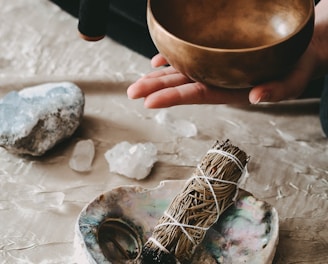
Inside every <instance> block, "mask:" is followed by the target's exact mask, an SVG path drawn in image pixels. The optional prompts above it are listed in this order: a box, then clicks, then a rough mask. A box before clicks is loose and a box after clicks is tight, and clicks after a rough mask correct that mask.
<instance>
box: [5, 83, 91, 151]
mask: <svg viewBox="0 0 328 264" xmlns="http://www.w3.org/2000/svg"><path fill="white" fill-rule="evenodd" d="M84 103H85V98H84V94H83V92H82V91H81V89H80V88H79V87H78V86H76V85H75V84H73V83H70V82H60V83H46V84H41V85H37V86H33V87H28V88H25V89H22V90H20V91H11V92H9V93H8V94H7V95H5V96H4V97H3V98H2V99H1V100H0V146H1V147H4V148H5V149H7V150H8V151H10V152H12V153H14V154H29V155H32V156H41V155H43V154H44V153H45V152H47V151H48V150H49V149H51V148H52V147H54V146H55V145H56V144H57V143H59V142H60V141H62V140H63V139H65V138H68V137H70V136H71V135H72V134H73V133H74V132H75V130H76V129H77V127H78V126H79V125H80V123H81V120H82V117H83V111H84Z"/></svg>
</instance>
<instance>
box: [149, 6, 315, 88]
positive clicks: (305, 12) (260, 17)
mask: <svg viewBox="0 0 328 264" xmlns="http://www.w3.org/2000/svg"><path fill="white" fill-rule="evenodd" d="M313 2H314V1H313V0H293V1H286V0H270V1H263V0H247V1H245V0H234V1H226V0H216V1H213V0H202V1H198V0H165V1H163V0H148V6H147V21H148V27H149V31H150V34H151V37H152V39H153V41H154V44H155V45H156V47H157V49H158V50H159V52H160V53H161V54H162V55H163V56H164V57H165V58H166V59H167V61H168V63H169V64H171V65H172V66H173V67H175V68H176V69H177V70H179V71H180V72H182V73H183V74H185V75H186V76H188V77H189V78H191V79H192V80H194V81H199V82H202V83H205V84H208V85H213V86H219V87H226V88H246V87H252V86H254V85H256V84H258V83H262V82H265V81H268V80H271V79H274V78H280V77H282V76H283V75H284V74H286V73H287V72H289V71H290V70H291V69H292V67H293V66H294V65H295V63H296V62H297V60H298V59H299V58H300V56H301V55H302V54H303V53H304V51H305V50H306V48H307V46H308V45H309V42H310V40H311V37H312V34H313V27H314V3H313Z"/></svg>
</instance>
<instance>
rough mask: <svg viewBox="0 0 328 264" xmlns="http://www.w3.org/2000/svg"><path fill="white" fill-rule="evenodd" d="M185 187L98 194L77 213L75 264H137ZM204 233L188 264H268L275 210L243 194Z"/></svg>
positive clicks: (166, 185)
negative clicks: (172, 202)
mask: <svg viewBox="0 0 328 264" xmlns="http://www.w3.org/2000/svg"><path fill="white" fill-rule="evenodd" d="M184 184H185V181H183V180H179V181H164V182H161V184H160V185H159V186H158V187H157V188H154V189H144V188H142V187H140V186H122V187H118V188H115V189H112V190H110V191H108V192H106V193H104V194H101V195H100V196H98V197H97V198H96V199H94V200H93V201H92V202H91V203H89V204H88V205H87V206H86V207H85V208H84V209H83V210H82V212H81V213H80V215H79V218H78V220H77V223H76V230H75V248H76V256H75V257H76V261H77V263H114V264H117V263H138V257H139V255H140V252H141V249H142V246H143V244H144V243H145V242H146V241H147V239H148V238H149V237H150V236H151V234H152V230H153V228H154V226H155V225H156V223H157V221H158V219H159V218H160V217H161V216H162V214H163V212H164V210H165V209H166V208H167V207H168V205H169V204H170V202H171V200H172V199H173V198H174V197H175V196H176V195H177V194H178V193H179V191H180V190H181V189H182V188H183V186H184ZM240 193H241V195H240V197H239V198H238V199H237V202H236V203H235V204H234V205H232V206H231V207H230V208H229V209H228V210H226V212H225V213H224V214H222V215H221V217H220V219H219V221H218V222H217V223H216V224H215V225H214V226H212V228H211V229H210V230H209V231H208V232H207V234H206V237H205V239H204V240H203V242H202V243H201V245H199V246H198V247H197V249H196V252H195V254H194V257H193V260H192V262H191V263H200V262H202V263H204V264H205V263H206V264H207V263H209V264H211V263H234V264H236V263H237V264H238V263H252V264H256V263H258V264H260V263H261V264H262V263H263V264H266V263H272V259H273V257H274V254H275V250H276V246H277V243H278V230H279V220H278V215H277V212H276V210H275V209H274V208H273V207H272V206H270V205H269V204H267V203H265V202H263V201H260V200H258V199H256V198H255V197H253V196H252V195H250V194H249V193H246V192H243V191H242V192H240Z"/></svg>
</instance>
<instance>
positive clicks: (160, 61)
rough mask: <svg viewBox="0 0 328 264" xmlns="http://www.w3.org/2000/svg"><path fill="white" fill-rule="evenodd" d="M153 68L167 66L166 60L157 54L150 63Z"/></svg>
mask: <svg viewBox="0 0 328 264" xmlns="http://www.w3.org/2000/svg"><path fill="white" fill-rule="evenodd" d="M150 63H151V66H153V67H154V68H157V67H161V66H164V65H166V64H167V60H166V59H165V58H164V57H163V56H162V55H161V54H160V53H159V54H156V55H155V56H154V57H153V58H152V59H151V61H150Z"/></svg>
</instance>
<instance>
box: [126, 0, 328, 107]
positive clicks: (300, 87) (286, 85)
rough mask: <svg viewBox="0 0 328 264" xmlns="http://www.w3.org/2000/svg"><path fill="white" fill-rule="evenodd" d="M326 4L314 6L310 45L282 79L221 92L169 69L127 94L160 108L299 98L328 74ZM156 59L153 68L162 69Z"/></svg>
mask: <svg viewBox="0 0 328 264" xmlns="http://www.w3.org/2000/svg"><path fill="white" fill-rule="evenodd" d="M327 36H328V0H322V1H321V2H320V3H319V4H318V5H317V6H316V24H315V30H314V35H313V38H312V41H311V43H310V45H309V47H308V48H307V50H306V51H305V53H304V54H303V56H302V57H301V58H300V60H299V61H298V63H297V65H295V68H294V69H293V70H292V71H291V72H290V73H289V74H288V75H287V76H285V78H283V79H279V80H273V81H271V82H267V83H263V84H260V85H257V86H255V87H253V88H250V89H224V88H219V87H210V86H206V85H205V84H202V83H199V82H194V81H192V80H191V79H189V78H187V77H186V76H184V75H183V74H181V73H179V72H178V71H177V70H176V69H174V68H173V67H172V66H170V67H166V68H162V69H160V70H158V71H155V72H152V73H149V74H147V75H145V76H144V77H142V78H141V79H139V80H138V81H137V82H135V83H134V84H132V85H131V86H130V87H129V88H128V91H127V94H128V97H129V98H132V99H137V98H145V102H144V104H145V107H147V108H161V107H169V106H173V105H181V104H246V103H252V104H257V103H259V102H278V101H281V100H288V99H294V98H297V97H299V96H300V95H301V94H302V93H303V91H304V90H305V88H306V87H307V85H308V83H309V82H310V80H311V79H313V78H315V77H319V76H322V75H324V74H325V73H327V72H328V51H327V46H328V38H327ZM166 63H167V62H166V60H165V59H164V58H163V57H162V56H161V55H156V56H155V57H154V58H153V59H152V61H151V64H152V66H153V67H159V66H163V65H165V64H166Z"/></svg>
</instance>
